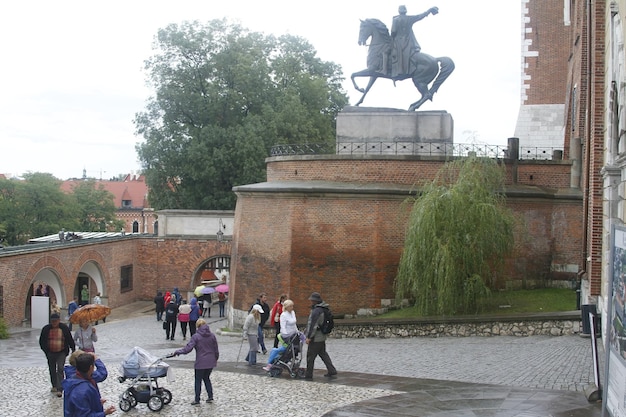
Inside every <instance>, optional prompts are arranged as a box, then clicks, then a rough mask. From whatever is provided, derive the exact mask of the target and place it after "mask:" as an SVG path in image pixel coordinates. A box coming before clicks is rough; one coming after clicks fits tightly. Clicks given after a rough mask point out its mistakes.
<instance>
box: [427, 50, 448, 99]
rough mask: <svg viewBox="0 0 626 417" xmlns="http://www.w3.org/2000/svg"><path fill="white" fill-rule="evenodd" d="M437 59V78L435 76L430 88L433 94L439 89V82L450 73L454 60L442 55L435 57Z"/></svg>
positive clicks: (441, 82)
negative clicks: (438, 65) (438, 67)
mask: <svg viewBox="0 0 626 417" xmlns="http://www.w3.org/2000/svg"><path fill="white" fill-rule="evenodd" d="M437 61H439V64H440V66H441V68H440V70H439V74H437V78H435V81H434V82H433V86H432V87H431V88H430V94H431V95H434V94H435V93H436V92H437V91H438V90H439V87H440V86H441V84H443V82H444V81H445V80H446V79H447V78H448V77H449V76H450V74H452V71H454V61H452V60H451V59H450V58H448V57H446V56H444V57H441V58H437Z"/></svg>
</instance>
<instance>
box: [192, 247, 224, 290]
mask: <svg viewBox="0 0 626 417" xmlns="http://www.w3.org/2000/svg"><path fill="white" fill-rule="evenodd" d="M202 281H223V282H224V283H225V284H227V283H228V282H229V281H230V256H229V255H217V256H214V257H211V258H209V259H207V260H205V261H204V262H202V263H201V264H200V266H199V267H198V269H197V270H196V272H195V273H194V276H193V279H192V282H191V284H192V286H191V287H192V288H195V287H196V286H198V285H200V283H201V282H202Z"/></svg>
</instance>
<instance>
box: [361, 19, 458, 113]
mask: <svg viewBox="0 0 626 417" xmlns="http://www.w3.org/2000/svg"><path fill="white" fill-rule="evenodd" d="M368 38H371V42H370V45H369V48H368V52H367V69H364V70H362V71H358V72H355V73H353V74H352V76H351V77H350V78H351V79H352V84H353V85H354V88H355V89H356V90H358V91H360V92H361V93H363V95H362V96H361V99H360V100H359V102H358V103H356V106H358V105H359V104H361V103H363V100H364V99H365V96H366V95H367V92H368V91H370V88H372V85H374V82H376V80H377V79H378V78H388V79H392V80H393V81H394V83H395V82H396V81H400V80H406V79H407V78H411V79H412V80H413V84H415V87H416V88H417V90H418V91H419V92H420V94H421V95H422V96H421V98H420V99H419V100H418V101H416V102H415V103H413V104H411V105H410V106H409V111H414V110H417V109H418V108H419V107H420V106H421V105H422V104H424V103H425V102H426V100H431V101H432V99H433V94H435V93H436V92H437V90H438V89H439V87H440V86H441V84H442V83H443V82H444V81H445V80H446V79H447V78H448V77H449V76H450V74H451V73H452V71H453V70H454V62H453V61H452V60H451V59H450V58H448V57H439V58H434V57H432V56H430V55H428V54H425V53H422V52H419V53H415V54H413V56H412V58H411V60H410V62H409V71H408V72H409V73H408V74H400V75H397V76H395V77H392V76H391V73H392V71H391V66H392V65H393V56H392V57H390V54H391V50H392V42H393V40H392V38H391V35H389V30H388V29H387V26H385V24H384V23H383V22H381V21H380V20H378V19H365V20H361V28H360V30H359V45H365V44H366V41H367V39H368ZM389 58H391V59H389ZM387 61H388V62H387ZM357 77H369V78H370V80H369V83H368V84H367V87H365V89H363V88H360V87H359V86H358V85H357V83H356V81H355V78H357ZM431 82H432V87H430V88H428V85H429V84H430V83H431Z"/></svg>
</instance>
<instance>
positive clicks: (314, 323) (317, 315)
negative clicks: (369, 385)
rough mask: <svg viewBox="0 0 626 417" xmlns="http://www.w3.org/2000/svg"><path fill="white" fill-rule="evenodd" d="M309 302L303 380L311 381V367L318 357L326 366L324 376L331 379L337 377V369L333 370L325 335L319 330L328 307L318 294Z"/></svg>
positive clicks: (312, 296)
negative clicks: (309, 309) (309, 311)
mask: <svg viewBox="0 0 626 417" xmlns="http://www.w3.org/2000/svg"><path fill="white" fill-rule="evenodd" d="M309 301H311V302H312V305H311V313H310V314H309V319H308V320H307V326H306V332H305V334H306V344H307V345H308V349H307V352H306V372H305V374H304V378H305V379H308V380H311V379H313V366H314V365H315V359H316V358H317V357H318V356H319V357H320V358H321V359H322V361H323V362H324V365H326V370H327V372H326V374H324V376H325V377H328V378H331V377H334V376H335V375H337V369H335V366H334V365H333V362H332V361H331V360H330V356H328V353H327V352H326V335H325V334H324V333H322V331H321V330H320V326H321V325H322V324H323V323H324V309H325V308H328V307H329V305H328V304H327V303H326V302H324V300H322V296H321V295H320V293H318V292H314V293H312V294H311V296H310V297H309Z"/></svg>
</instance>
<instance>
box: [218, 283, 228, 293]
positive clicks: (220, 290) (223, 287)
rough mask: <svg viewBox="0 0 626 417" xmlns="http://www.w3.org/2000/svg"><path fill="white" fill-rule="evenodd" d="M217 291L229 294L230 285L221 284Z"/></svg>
mask: <svg viewBox="0 0 626 417" xmlns="http://www.w3.org/2000/svg"><path fill="white" fill-rule="evenodd" d="M215 291H217V292H228V284H220V285H218V286H217V287H215Z"/></svg>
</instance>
